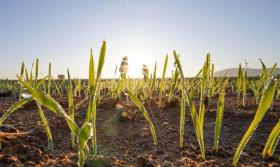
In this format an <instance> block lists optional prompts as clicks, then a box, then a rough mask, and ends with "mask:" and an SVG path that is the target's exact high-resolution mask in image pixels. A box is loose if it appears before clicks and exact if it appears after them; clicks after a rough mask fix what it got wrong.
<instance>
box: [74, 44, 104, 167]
mask: <svg viewBox="0 0 280 167" xmlns="http://www.w3.org/2000/svg"><path fill="white" fill-rule="evenodd" d="M105 55H106V42H105V41H103V44H102V47H101V50H100V54H99V60H98V67H97V72H96V76H95V68H94V61H93V55H92V50H91V52H90V60H89V104H88V110H87V113H86V120H85V122H84V124H83V125H82V128H81V129H80V131H79V135H78V143H79V145H78V146H79V162H78V165H79V166H80V167H82V166H83V165H84V160H85V158H87V156H88V155H89V151H88V146H87V142H88V140H90V138H92V154H93V156H97V138H96V101H97V99H96V92H97V91H98V87H99V86H98V84H100V82H99V81H100V78H101V73H102V69H103V65H104V62H105Z"/></svg>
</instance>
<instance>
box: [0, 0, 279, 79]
mask: <svg viewBox="0 0 280 167" xmlns="http://www.w3.org/2000/svg"><path fill="white" fill-rule="evenodd" d="M279 9H280V1H279V0H268V1H265V0H213V1H210V0H205V1H202V0H106V1H105V0H99V1H98V0H81V1H77V0H0V58H1V59H0V78H10V79H13V78H15V76H16V74H17V73H19V71H20V64H21V62H22V61H24V62H25V64H26V65H27V66H28V67H29V68H30V66H31V64H32V62H33V61H35V59H36V58H39V60H40V72H41V73H42V75H45V74H46V73H47V70H48V69H47V68H48V63H49V62H51V63H52V67H53V75H54V76H56V75H57V74H61V73H63V74H65V73H66V69H67V68H69V70H70V73H71V74H72V76H76V77H80V78H87V76H88V60H89V51H90V48H92V49H93V54H94V56H95V59H97V57H98V55H99V51H100V47H101V44H102V41H104V40H105V41H106V42H107V54H106V60H105V65H104V69H103V77H105V78H110V77H113V75H114V70H115V67H116V65H118V66H119V65H120V63H121V60H122V57H124V56H128V62H129V69H128V75H129V76H131V77H142V74H141V68H142V65H143V64H146V65H147V66H148V67H149V69H150V71H152V70H153V68H154V67H153V66H154V64H155V62H157V64H158V72H157V75H158V76H160V75H161V72H162V67H163V63H164V58H165V55H166V54H169V60H170V61H169V66H168V71H167V75H168V76H170V74H171V70H172V69H173V61H174V59H173V55H172V52H173V50H174V49H175V50H176V51H177V52H178V53H179V54H180V56H181V61H182V64H183V68H184V71H185V73H186V75H187V76H192V75H194V74H195V73H196V72H198V71H199V69H200V68H201V66H202V64H203V62H204V59H205V55H206V54H207V53H208V52H210V53H211V55H212V60H213V63H214V64H215V70H222V69H225V68H232V67H238V64H239V63H240V62H241V63H243V64H244V59H246V60H247V62H248V66H249V67H251V68H261V66H260V63H259V60H258V59H260V58H261V59H262V60H263V61H264V62H265V64H267V66H272V65H273V64H274V63H278V64H279V66H280V10H279Z"/></svg>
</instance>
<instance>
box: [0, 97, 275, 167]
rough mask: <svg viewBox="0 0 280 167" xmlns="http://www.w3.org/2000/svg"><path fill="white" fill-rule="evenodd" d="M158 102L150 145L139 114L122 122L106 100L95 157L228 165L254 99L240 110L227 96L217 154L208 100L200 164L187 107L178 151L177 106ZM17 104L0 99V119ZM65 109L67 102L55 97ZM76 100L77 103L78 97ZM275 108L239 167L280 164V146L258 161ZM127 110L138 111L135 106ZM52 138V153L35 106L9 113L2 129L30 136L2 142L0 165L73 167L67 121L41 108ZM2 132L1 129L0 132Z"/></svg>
mask: <svg viewBox="0 0 280 167" xmlns="http://www.w3.org/2000/svg"><path fill="white" fill-rule="evenodd" d="M157 99H158V98H153V99H152V100H151V101H150V102H149V104H147V105H146V107H147V110H148V112H149V114H150V117H151V119H152V120H153V122H154V125H155V128H156V131H157V135H158V145H157V146H154V145H153V140H152V136H151V134H150V130H149V126H148V125H147V123H146V120H145V119H144V118H143V116H142V115H141V113H140V112H138V113H137V114H136V117H135V119H134V120H131V121H120V120H119V117H118V116H119V114H118V111H116V110H115V105H116V104H117V103H118V100H114V99H112V98H110V97H105V98H104V99H103V100H102V102H101V105H100V106H99V107H98V111H97V142H98V153H99V154H100V155H104V156H105V157H109V158H110V159H111V160H112V165H111V166H118V167H122V166H138V167H140V166H143V167H144V166H147V167H153V166H157V167H159V166H163V167H169V166H175V167H177V166H178V167H179V166H231V163H232V158H233V154H234V152H235V149H236V148H237V146H238V144H239V142H240V140H241V137H242V136H243V135H244V133H245V131H246V130H247V128H248V126H249V124H250V122H251V121H252V119H253V116H254V114H255V112H256V110H257V106H256V105H254V104H253V102H254V99H253V98H252V97H250V98H249V99H248V100H247V103H248V106H247V107H246V108H242V107H240V106H239V105H237V103H236V97H235V96H232V95H227V96H226V99H225V102H226V103H225V111H224V118H223V123H222V128H221V135H220V145H219V146H220V150H219V153H218V154H215V153H214V152H213V151H212V147H213V138H214V128H215V118H216V103H217V98H214V99H212V101H211V104H210V107H209V108H208V111H207V113H206V115H205V130H204V139H205V146H206V158H207V159H206V160H205V161H203V160H201V157H200V151H199V147H198V143H197V140H196V137H195V132H194V128H193V124H192V121H191V118H190V114H189V110H188V109H186V124H185V142H184V144H185V147H184V148H182V149H180V148H179V112H180V106H179V102H176V101H175V102H173V103H172V104H168V105H166V106H163V107H162V108H159V107H158V106H157V103H158V102H157ZM16 101H17V99H16V98H13V97H5V98H4V97H2V98H0V116H2V115H3V113H4V112H5V111H6V110H7V109H8V108H9V107H10V106H11V105H12V104H13V103H15V102H16ZM58 101H59V102H60V104H62V106H63V107H64V108H65V110H66V111H67V99H66V98H62V99H58ZM76 101H77V99H76ZM273 105H274V110H273V111H268V112H267V114H266V116H265V118H264V119H263V120H262V122H261V124H260V125H259V126H258V128H257V130H256V131H255V133H254V134H253V136H252V137H251V139H250V140H249V143H248V144H247V146H246V148H245V150H244V152H243V153H242V156H241V158H240V160H239V165H240V166H280V148H279V145H278V147H277V148H276V150H275V153H274V156H273V158H270V159H263V158H261V152H262V149H263V148H264V143H265V141H266V139H267V137H268V135H269V133H270V131H271V130H272V127H273V126H274V125H275V124H276V122H277V121H278V119H279V118H280V101H279V100H278V101H274V104H273ZM86 108H87V107H86V105H85V106H83V107H81V109H80V110H78V111H76V114H77V115H78V116H77V118H76V122H77V124H78V125H79V126H80V125H81V124H82V123H83V118H82V117H83V116H84V115H85V114H84V113H85V111H86ZM128 110H136V108H135V107H134V106H132V107H129V108H128ZM44 111H45V115H46V117H47V119H48V121H49V125H50V128H51V131H52V135H53V138H54V147H55V151H54V152H53V153H52V152H50V151H48V150H47V144H48V143H47V138H46V135H45V133H44V131H43V128H42V127H41V123H40V118H39V114H38V112H37V110H36V106H35V105H34V104H29V105H27V106H24V107H22V108H21V109H19V110H18V111H16V112H15V113H13V114H12V115H11V116H10V117H9V118H8V119H7V120H6V121H5V122H4V124H8V125H11V126H13V127H14V129H13V128H8V130H7V128H6V131H9V132H18V131H20V132H26V131H29V130H31V129H34V128H36V127H38V128H37V129H35V130H34V131H32V133H30V134H28V135H25V136H22V137H17V138H14V139H10V140H9V141H8V142H3V143H2V146H3V150H1V151H0V166H1V167H2V166H3V167H6V166H14V167H15V166H18V167H19V166H28V167H29V166H49V167H50V166H77V159H78V154H77V150H76V149H73V148H71V134H70V130H69V129H68V127H67V124H66V122H65V121H64V120H63V119H62V118H59V117H58V116H56V115H54V114H53V113H51V112H50V111H48V110H46V109H44ZM1 130H2V131H4V130H5V129H3V128H2V129H1Z"/></svg>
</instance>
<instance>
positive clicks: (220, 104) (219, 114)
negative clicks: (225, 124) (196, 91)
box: [214, 81, 227, 153]
mask: <svg viewBox="0 0 280 167" xmlns="http://www.w3.org/2000/svg"><path fill="white" fill-rule="evenodd" d="M226 85H227V81H225V82H224V85H223V88H222V90H221V92H220V96H219V100H218V105H217V115H216V123H215V135H214V150H215V152H216V153H217V152H218V148H219V138H220V132H221V127H222V120H223V114H224V105H225V87H226Z"/></svg>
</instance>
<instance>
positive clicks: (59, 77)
mask: <svg viewBox="0 0 280 167" xmlns="http://www.w3.org/2000/svg"><path fill="white" fill-rule="evenodd" d="M57 79H61V80H63V79H65V75H64V74H59V75H57Z"/></svg>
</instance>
